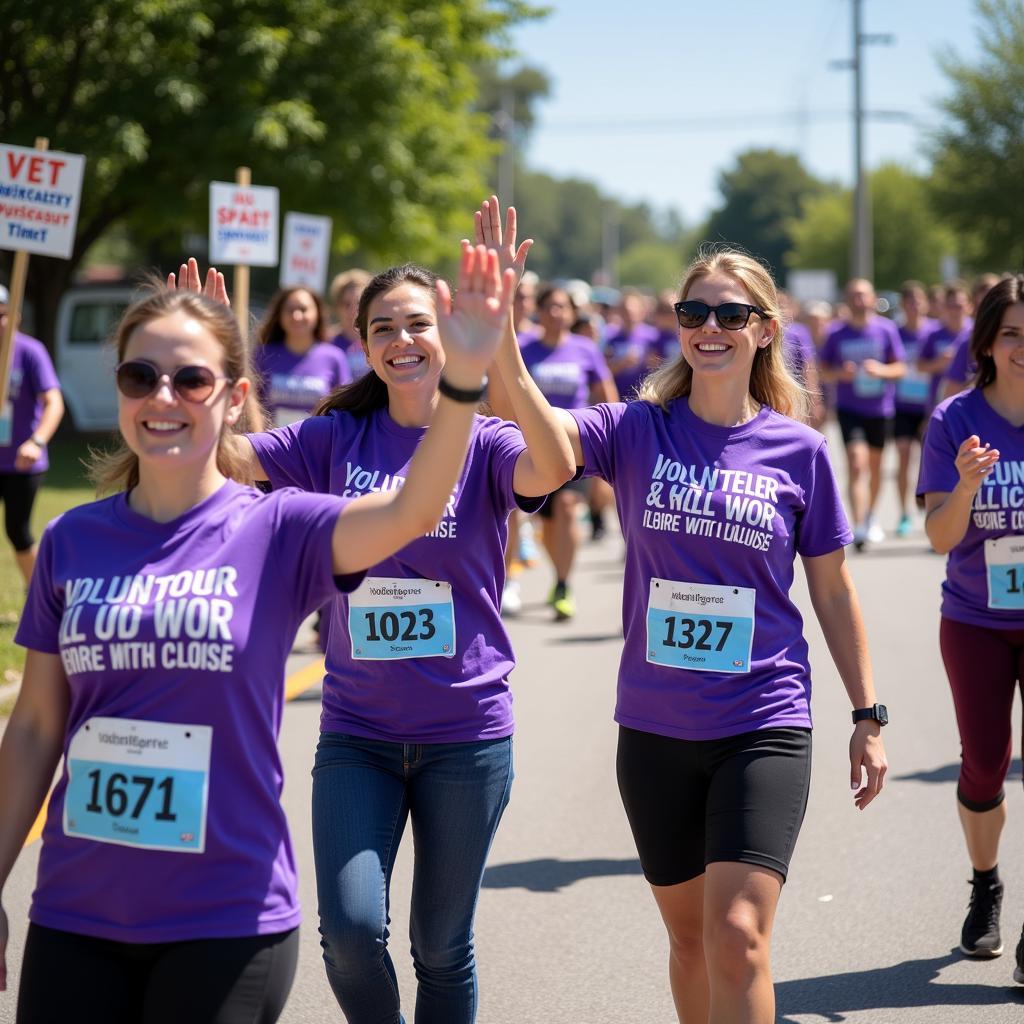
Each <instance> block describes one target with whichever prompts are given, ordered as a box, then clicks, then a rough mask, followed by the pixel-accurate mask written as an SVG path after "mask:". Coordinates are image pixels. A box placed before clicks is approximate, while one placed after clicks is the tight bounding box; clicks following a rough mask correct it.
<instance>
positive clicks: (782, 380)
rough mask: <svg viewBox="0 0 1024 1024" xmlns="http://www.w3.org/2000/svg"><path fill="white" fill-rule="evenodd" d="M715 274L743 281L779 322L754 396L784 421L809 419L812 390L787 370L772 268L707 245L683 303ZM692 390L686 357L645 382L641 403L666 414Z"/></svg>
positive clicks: (754, 380) (762, 358) (763, 352)
mask: <svg viewBox="0 0 1024 1024" xmlns="http://www.w3.org/2000/svg"><path fill="white" fill-rule="evenodd" d="M711 274H723V275H725V276H726V277H731V278H732V279H733V280H734V281H736V282H738V283H739V284H740V285H742V286H743V288H744V289H745V290H746V292H747V294H748V295H749V296H750V300H751V303H752V304H753V305H755V306H760V307H761V309H763V310H764V311H765V312H766V313H767V317H766V319H768V320H772V321H774V322H775V334H774V336H773V337H772V340H771V342H770V343H769V344H768V345H766V346H765V347H764V348H758V349H757V350H756V352H755V353H754V363H753V365H752V366H751V368H750V386H749V390H750V397H751V398H753V399H754V401H755V402H759V403H760V404H761V405H767V406H769V407H770V408H772V409H774V410H775V411H776V412H780V413H782V414H783V415H784V416H790V417H792V418H793V419H798V420H806V418H807V414H808V411H809V408H810V402H809V398H808V394H807V391H806V389H805V388H803V387H802V385H801V384H800V383H799V382H798V381H797V380H796V378H795V377H794V376H793V375H792V374H791V373H790V371H789V368H788V367H787V366H786V359H785V355H784V353H783V350H782V345H783V331H784V329H785V318H784V316H783V313H782V307H781V304H780V302H779V293H778V290H777V289H776V287H775V282H774V281H773V280H772V276H771V274H770V273H769V271H768V268H767V267H765V266H764V264H762V263H761V262H759V261H758V260H756V259H755V258H754V257H753V256H751V255H749V254H748V253H745V252H742V251H740V250H738V249H732V248H728V247H726V246H718V245H715V246H702V247H701V249H700V250H699V251H698V253H697V255H696V257H695V258H694V260H693V262H692V263H691V264H690V265H689V266H688V267H687V268H686V273H685V274H684V276H683V283H682V284H681V285H680V286H679V298H680V300H683V299H685V298H686V296H687V295H688V294H689V291H690V289H691V288H692V287H693V285H694V283H695V282H697V281H699V280H700V279H701V278H704V277H709V276H710V275H711ZM692 386H693V370H692V369H691V367H690V364H689V363H688V362H687V361H686V360H685V359H684V358H683V356H682V353H680V354H679V355H678V356H676V357H675V358H674V359H672V360H670V361H668V362H666V363H664V364H663V365H662V366H660V367H659V368H658V369H657V370H655V371H654V372H653V373H652V374H651V375H650V376H649V377H648V378H647V379H646V380H645V381H644V382H643V384H642V385H641V387H640V391H639V398H640V399H641V400H642V401H645V402H651V403H652V404H654V405H660V406H661V407H662V408H663V409H664V408H667V407H668V403H669V402H671V401H672V400H673V399H675V398H681V397H683V396H685V395H689V393H690V389H691V388H692Z"/></svg>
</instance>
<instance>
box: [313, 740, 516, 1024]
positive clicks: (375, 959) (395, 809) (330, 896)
mask: <svg viewBox="0 0 1024 1024" xmlns="http://www.w3.org/2000/svg"><path fill="white" fill-rule="evenodd" d="M511 785H512V738H511V737H506V738H505V739H500V740H486V741H482V742H479V743H431V744H415V743H404V744H403V743H384V742H380V741H377V740H367V739H362V738H360V737H357V736H344V735H341V734H339V733H329V732H328V733H322V734H321V736H320V742H319V744H318V745H317V750H316V761H315V764H314V767H313V855H314V858H315V860H316V885H317V895H318V898H319V903H320V908H319V909H320V936H321V938H320V945H321V946H322V947H323V951H324V953H323V955H324V964H325V965H326V968H327V979H328V981H329V982H330V984H331V988H332V989H333V990H334V996H335V998H336V999H337V1000H338V1005H339V1006H340V1007H341V1010H342V1013H343V1014H344V1015H345V1019H346V1020H347V1021H348V1022H349V1024H404V1021H405V1019H404V1018H403V1017H402V1015H401V1012H400V1010H399V997H398V982H397V978H396V976H395V968H394V964H393V963H392V962H391V956H390V955H389V953H388V934H389V933H388V924H389V923H390V916H389V913H388V911H389V906H390V889H391V873H392V871H393V869H394V866H395V857H396V855H397V853H398V844H399V842H400V841H401V838H402V833H403V831H404V830H405V823H406V819H407V818H411V819H412V832H413V840H414V843H415V851H416V854H415V862H414V866H413V883H412V911H411V914H410V924H409V937H410V940H411V944H412V958H413V965H414V967H415V969H416V978H417V981H418V986H417V994H416V1018H415V1019H416V1024H472V1022H473V1021H474V1020H475V1019H476V1008H477V981H476V960H475V957H474V954H473V915H474V912H475V911H476V901H477V897H478V895H479V892H480V884H481V881H482V879H483V873H484V864H485V862H486V860H487V852H488V850H489V849H490V846H491V840H492V839H493V838H494V834H495V832H496V831H497V829H498V822H499V821H500V820H501V815H502V812H503V811H504V810H505V807H506V805H507V804H508V797H509V789H510V788H511Z"/></svg>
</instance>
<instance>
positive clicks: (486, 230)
mask: <svg viewBox="0 0 1024 1024" xmlns="http://www.w3.org/2000/svg"><path fill="white" fill-rule="evenodd" d="M473 222H474V225H475V227H476V244H477V245H485V246H486V247H487V248H488V249H493V250H494V251H495V252H496V253H497V254H498V258H499V260H500V261H501V263H500V266H501V269H502V271H505V270H508V269H510V268H511V269H512V270H514V271H515V272H516V284H519V282H520V281H521V280H522V277H523V271H524V270H526V257H527V254H528V253H529V251H530V249H531V248H532V247H533V239H532V238H527V239H526V241H524V242H523V243H522V245H520V246H519V248H518V249H517V248H516V208H515V207H514V206H510V207H509V208H508V209H507V210H506V211H505V230H504V232H502V229H501V203H500V202H498V197H497V196H491V198H490V199H485V200H484V201H483V202H482V203H481V204H480V209H479V210H477V211H476V213H475V214H473ZM463 241H464V242H466V244H468V240H467V239H463Z"/></svg>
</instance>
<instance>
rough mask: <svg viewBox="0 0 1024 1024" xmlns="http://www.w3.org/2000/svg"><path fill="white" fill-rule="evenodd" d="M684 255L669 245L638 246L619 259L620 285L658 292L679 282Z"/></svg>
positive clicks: (675, 247) (643, 243) (649, 243)
mask: <svg viewBox="0 0 1024 1024" xmlns="http://www.w3.org/2000/svg"><path fill="white" fill-rule="evenodd" d="M683 256H684V254H683V251H682V247H681V246H680V245H673V244H671V243H669V242H659V241H654V242H637V243H636V244H635V245H631V246H630V247H629V248H628V249H625V250H624V251H623V253H622V255H621V256H620V257H619V283H620V284H622V285H631V286H633V287H634V288H644V289H647V290H649V291H653V292H660V291H663V290H664V289H666V288H674V287H676V286H677V285H678V284H679V282H680V280H681V279H682V276H683V275H682V270H683V263H684V259H683Z"/></svg>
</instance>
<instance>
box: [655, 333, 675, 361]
mask: <svg viewBox="0 0 1024 1024" xmlns="http://www.w3.org/2000/svg"><path fill="white" fill-rule="evenodd" d="M651 351H652V352H653V353H654V354H655V355H656V356H657V357H658V358H659V359H660V360H661V361H662V362H663V363H664V362H668V360H670V359H675V358H676V356H678V355H681V350H680V348H679V331H658V337H657V339H656V340H655V341H654V343H653V344H652V345H651Z"/></svg>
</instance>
